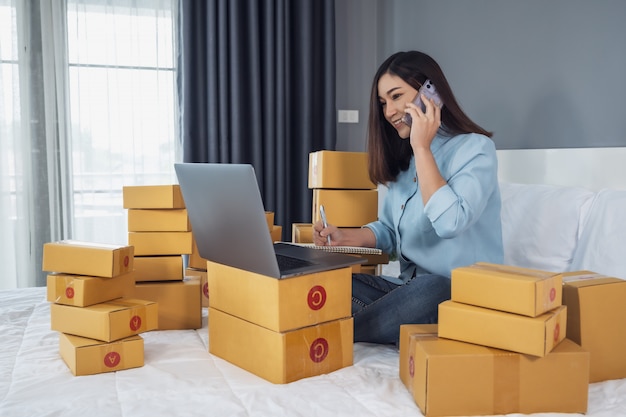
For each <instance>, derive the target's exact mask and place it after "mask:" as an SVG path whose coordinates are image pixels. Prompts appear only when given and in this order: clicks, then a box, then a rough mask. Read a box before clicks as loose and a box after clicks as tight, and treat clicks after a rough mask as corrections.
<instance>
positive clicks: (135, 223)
mask: <svg viewBox="0 0 626 417" xmlns="http://www.w3.org/2000/svg"><path fill="white" fill-rule="evenodd" d="M127 213H128V231H129V232H188V231H190V230H191V226H190V223H189V217H188V216H187V209H128V211H127Z"/></svg>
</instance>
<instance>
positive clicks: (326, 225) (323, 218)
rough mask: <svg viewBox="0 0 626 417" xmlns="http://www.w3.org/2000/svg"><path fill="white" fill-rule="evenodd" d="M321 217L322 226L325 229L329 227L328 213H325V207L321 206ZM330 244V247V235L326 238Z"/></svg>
mask: <svg viewBox="0 0 626 417" xmlns="http://www.w3.org/2000/svg"><path fill="white" fill-rule="evenodd" d="M320 217H321V218H322V224H323V225H324V227H325V228H326V227H328V221H327V220H326V212H325V211H324V206H323V205H322V204H320ZM326 239H327V241H328V244H329V245H330V235H328V236H326Z"/></svg>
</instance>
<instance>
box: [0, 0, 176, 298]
mask: <svg viewBox="0 0 626 417" xmlns="http://www.w3.org/2000/svg"><path fill="white" fill-rule="evenodd" d="M177 7H178V2H177V0H101V1H98V0H62V1H59V0H0V87H1V88H2V89H1V91H0V141H1V144H0V145H1V148H0V149H2V150H1V152H2V156H1V158H0V160H1V162H0V184H1V186H0V187H1V188H0V222H1V223H0V225H1V230H2V233H1V235H0V288H13V287H23V286H34V285H45V274H44V273H43V272H42V271H41V255H42V247H43V244H44V243H45V242H48V241H55V240H60V239H79V240H86V241H91V242H103V243H126V242H127V229H126V212H125V210H124V209H123V207H122V188H123V186H125V185H143V184H171V183H174V182H175V174H174V171H173V163H174V162H175V161H177V160H180V155H181V152H180V149H181V147H180V143H179V140H178V139H177V132H178V128H177V126H176V123H177V119H178V116H177V113H178V109H177V107H176V103H177V98H176V68H175V63H176V50H175V49H176V40H175V36H176V31H177V29H176V24H177V19H178V17H177Z"/></svg>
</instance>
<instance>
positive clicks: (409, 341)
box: [398, 324, 439, 392]
mask: <svg viewBox="0 0 626 417" xmlns="http://www.w3.org/2000/svg"><path fill="white" fill-rule="evenodd" d="M423 338H427V339H434V340H436V339H438V338H439V337H438V336H437V325H436V324H401V325H400V338H399V342H400V349H399V351H400V352H399V359H400V366H399V370H398V371H399V374H400V380H401V381H402V383H404V385H405V386H406V387H407V388H408V389H409V391H411V392H413V377H414V374H415V363H414V357H413V352H415V342H416V340H418V339H419V340H422V339H423Z"/></svg>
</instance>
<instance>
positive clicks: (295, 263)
mask: <svg viewBox="0 0 626 417" xmlns="http://www.w3.org/2000/svg"><path fill="white" fill-rule="evenodd" d="M276 260H277V261H278V268H279V269H280V270H281V271H286V270H290V269H295V268H302V267H304V266H310V265H313V262H309V261H307V260H304V259H299V258H292V257H291V256H286V255H281V254H276Z"/></svg>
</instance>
